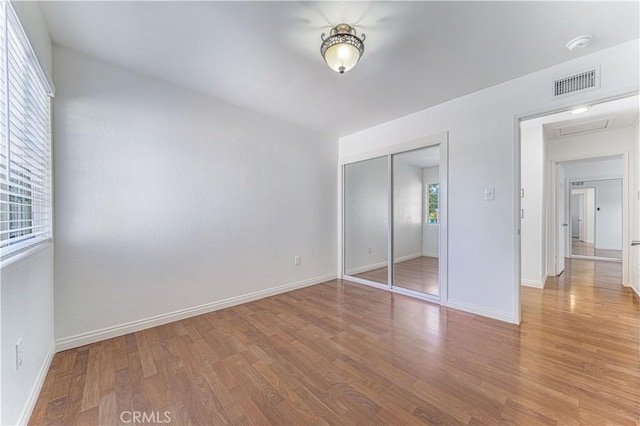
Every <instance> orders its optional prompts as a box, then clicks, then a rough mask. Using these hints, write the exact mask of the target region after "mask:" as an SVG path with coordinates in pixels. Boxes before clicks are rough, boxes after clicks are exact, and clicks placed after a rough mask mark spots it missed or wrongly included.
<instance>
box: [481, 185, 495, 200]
mask: <svg viewBox="0 0 640 426" xmlns="http://www.w3.org/2000/svg"><path fill="white" fill-rule="evenodd" d="M495 199H496V189H495V188H487V189H485V190H484V200H485V201H493V200H495Z"/></svg>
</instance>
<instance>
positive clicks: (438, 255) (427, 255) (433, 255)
mask: <svg viewBox="0 0 640 426" xmlns="http://www.w3.org/2000/svg"><path fill="white" fill-rule="evenodd" d="M422 256H424V257H435V258H436V259H437V258H439V257H440V253H437V252H433V253H427V252H422Z"/></svg>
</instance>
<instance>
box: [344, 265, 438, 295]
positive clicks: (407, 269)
mask: <svg viewBox="0 0 640 426" xmlns="http://www.w3.org/2000/svg"><path fill="white" fill-rule="evenodd" d="M394 272H395V282H394V284H395V285H396V286H398V287H402V288H408V289H410V290H415V291H419V292H421V293H427V294H431V295H434V296H438V295H439V293H440V289H439V287H438V258H437V257H427V256H422V257H418V258H415V259H411V260H405V261H404V262H398V263H396V265H395V271H394ZM388 274H389V272H388V269H387V267H386V266H385V267H384V268H378V269H374V270H372V271H367V272H362V273H360V274H357V275H354V276H356V277H358V278H363V279H365V280H369V281H373V282H376V283H383V284H386V283H387V282H388V280H389V278H388V276H389V275H388Z"/></svg>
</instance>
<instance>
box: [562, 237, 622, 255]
mask: <svg viewBox="0 0 640 426" xmlns="http://www.w3.org/2000/svg"><path fill="white" fill-rule="evenodd" d="M571 254H574V255H578V256H596V257H610V258H612V259H622V250H608V249H597V248H595V245H594V244H593V243H587V242H584V241H580V240H579V239H577V238H572V239H571Z"/></svg>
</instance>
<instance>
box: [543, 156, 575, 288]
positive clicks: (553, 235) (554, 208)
mask: <svg viewBox="0 0 640 426" xmlns="http://www.w3.org/2000/svg"><path fill="white" fill-rule="evenodd" d="M561 162H562V161H555V160H553V161H551V168H550V170H551V176H550V188H544V187H543V188H542V197H543V198H544V197H546V194H547V193H548V194H549V195H550V196H549V197H547V199H550V201H551V202H550V203H547V206H548V209H549V211H548V212H547V217H548V218H549V219H550V220H549V227H548V228H547V230H548V232H547V239H549V241H547V242H546V245H547V253H548V254H549V257H548V259H547V265H552V269H551V270H549V269H547V273H546V274H545V275H547V276H548V275H549V272H551V273H552V276H554V277H555V276H558V275H560V274H561V273H562V272H564V268H563V269H562V271H560V268H559V262H560V259H559V258H558V251H559V250H560V247H559V244H560V237H559V235H558V234H559V233H560V228H559V225H560V221H559V216H560V209H559V206H558V195H559V194H558V191H559V190H560V182H558V166H559V164H558V163H561ZM560 167H561V165H560ZM562 183H563V184H564V194H563V195H564V196H563V197H562V198H564V218H565V221H566V220H567V211H570V210H569V208H568V206H567V192H568V191H567V178H566V176H565V178H564V182H562ZM548 190H549V192H547V191H548ZM569 201H570V200H569ZM567 234H568V233H567V231H566V230H565V231H564V255H565V258H566V257H567ZM563 263H564V262H563Z"/></svg>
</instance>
